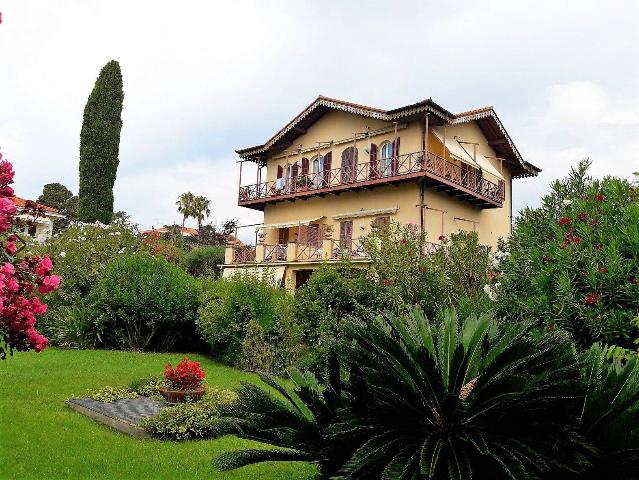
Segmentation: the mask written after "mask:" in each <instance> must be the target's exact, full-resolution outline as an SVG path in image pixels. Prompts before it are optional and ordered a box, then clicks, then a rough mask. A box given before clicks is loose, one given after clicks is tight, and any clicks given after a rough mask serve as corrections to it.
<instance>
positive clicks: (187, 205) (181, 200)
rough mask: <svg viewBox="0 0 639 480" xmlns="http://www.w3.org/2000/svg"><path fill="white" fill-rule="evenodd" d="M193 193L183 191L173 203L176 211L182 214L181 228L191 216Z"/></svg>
mask: <svg viewBox="0 0 639 480" xmlns="http://www.w3.org/2000/svg"><path fill="white" fill-rule="evenodd" d="M195 198H196V197H195V195H193V194H192V193H191V192H185V193H183V194H182V195H180V196H179V197H178V199H177V202H175V204H176V205H177V207H178V212H180V213H181V214H182V228H184V224H185V223H186V219H187V218H190V217H193V216H194V214H193V202H194V200H195Z"/></svg>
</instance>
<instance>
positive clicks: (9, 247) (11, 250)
mask: <svg viewBox="0 0 639 480" xmlns="http://www.w3.org/2000/svg"><path fill="white" fill-rule="evenodd" d="M5 251H6V252H7V253H8V254H9V255H15V254H16V252H17V251H18V249H17V247H16V244H15V242H7V246H6V247H5Z"/></svg>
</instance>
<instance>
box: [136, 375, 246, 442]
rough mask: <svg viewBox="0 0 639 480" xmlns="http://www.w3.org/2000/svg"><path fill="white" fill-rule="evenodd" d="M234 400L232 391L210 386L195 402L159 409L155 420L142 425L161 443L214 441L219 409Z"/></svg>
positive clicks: (150, 419) (146, 420)
mask: <svg viewBox="0 0 639 480" xmlns="http://www.w3.org/2000/svg"><path fill="white" fill-rule="evenodd" d="M235 400H237V394H236V393H235V392H234V391H232V390H220V389H217V388H214V387H210V388H209V389H208V390H207V392H206V394H205V395H204V396H203V397H202V399H201V400H200V401H199V402H197V403H179V404H177V405H173V406H170V407H167V408H163V409H162V410H160V413H159V414H158V415H156V416H154V417H148V418H146V419H145V420H144V421H143V422H142V426H143V427H144V428H145V429H146V430H147V431H148V432H149V433H150V434H151V435H153V436H154V437H157V438H161V439H163V440H192V439H203V438H214V437H216V436H218V435H219V432H218V431H217V430H216V425H217V421H218V408H220V406H222V405H225V404H229V403H231V402H234V401H235Z"/></svg>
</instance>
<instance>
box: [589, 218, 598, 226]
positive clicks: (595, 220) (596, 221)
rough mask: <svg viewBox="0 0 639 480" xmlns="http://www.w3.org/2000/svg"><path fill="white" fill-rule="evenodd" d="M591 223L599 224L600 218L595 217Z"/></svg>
mask: <svg viewBox="0 0 639 480" xmlns="http://www.w3.org/2000/svg"><path fill="white" fill-rule="evenodd" d="M590 223H592V224H593V225H597V224H598V223H599V220H597V219H596V218H593V219H592V222H590Z"/></svg>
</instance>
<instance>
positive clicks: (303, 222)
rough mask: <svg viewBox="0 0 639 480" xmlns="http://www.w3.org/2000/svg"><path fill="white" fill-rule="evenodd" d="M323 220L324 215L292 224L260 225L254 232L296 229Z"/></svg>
mask: <svg viewBox="0 0 639 480" xmlns="http://www.w3.org/2000/svg"><path fill="white" fill-rule="evenodd" d="M322 218H324V215H322V216H321V217H317V218H309V219H306V220H295V221H294V222H283V223H269V224H265V225H260V226H259V227H256V228H255V230H266V229H269V228H288V227H297V226H299V225H308V224H310V223H312V222H317V221H318V220H320V219H322Z"/></svg>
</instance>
